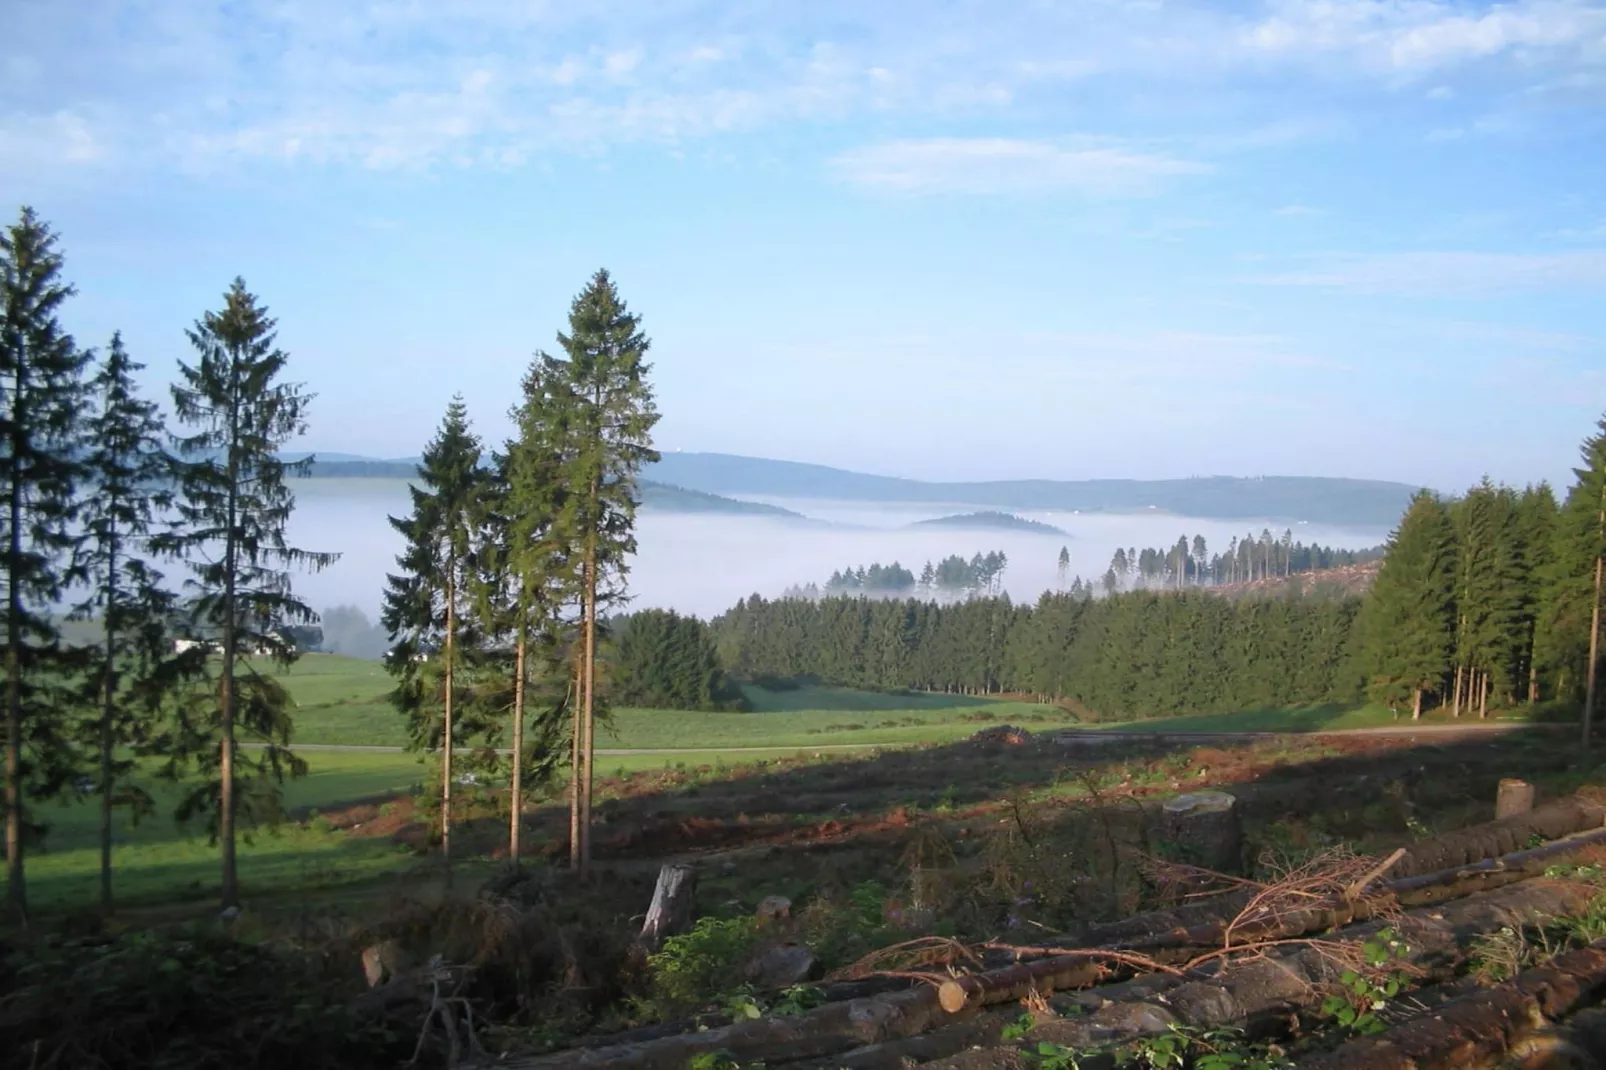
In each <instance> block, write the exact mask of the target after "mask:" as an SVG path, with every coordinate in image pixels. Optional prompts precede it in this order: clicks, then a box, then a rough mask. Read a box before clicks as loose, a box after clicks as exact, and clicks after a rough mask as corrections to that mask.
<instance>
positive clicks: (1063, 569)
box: [1059, 546, 1071, 591]
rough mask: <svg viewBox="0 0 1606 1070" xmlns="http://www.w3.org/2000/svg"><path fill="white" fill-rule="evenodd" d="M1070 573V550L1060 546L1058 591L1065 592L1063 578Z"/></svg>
mask: <svg viewBox="0 0 1606 1070" xmlns="http://www.w3.org/2000/svg"><path fill="white" fill-rule="evenodd" d="M1070 571H1071V548H1070V547H1069V546H1061V547H1060V558H1059V580H1060V590H1062V591H1063V590H1065V578H1066V577H1067V576H1068V575H1069V574H1070Z"/></svg>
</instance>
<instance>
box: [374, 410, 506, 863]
mask: <svg viewBox="0 0 1606 1070" xmlns="http://www.w3.org/2000/svg"><path fill="white" fill-rule="evenodd" d="M480 460H481V448H480V440H479V438H478V437H476V436H475V434H474V432H473V431H472V429H471V428H470V427H469V421H468V409H467V407H466V406H465V405H464V404H463V399H462V398H461V397H455V398H453V399H452V402H451V404H450V405H449V406H448V407H447V409H446V416H445V418H444V419H443V420H442V421H441V427H440V430H439V431H437V432H436V433H435V437H434V438H433V439H432V440H431V441H430V443H429V445H428V446H426V447H425V448H424V455H423V458H422V460H421V461H420V463H419V469H418V480H417V481H416V482H415V483H414V484H413V485H412V486H410V487H408V491H409V493H410V494H411V496H412V505H413V508H412V512H411V514H409V515H408V516H405V517H394V516H393V517H391V518H390V524H391V526H392V527H393V528H395V529H396V531H397V532H398V533H400V534H401V536H402V538H403V539H405V540H406V544H405V546H404V548H403V550H402V552H401V554H400V555H399V556H398V557H397V558H396V563H397V565H399V566H400V568H401V571H400V572H399V573H393V574H391V575H390V576H389V577H388V580H387V587H386V590H385V603H384V610H383V612H382V614H381V616H380V621H381V623H382V625H383V626H384V628H385V630H386V631H387V632H389V634H390V637H391V640H392V642H393V643H394V644H395V645H394V646H393V647H392V648H391V651H390V653H389V654H388V655H387V656H386V659H385V667H386V668H387V669H388V670H389V671H390V673H391V675H393V676H395V677H396V681H397V682H396V689H395V690H394V691H393V692H392V693H391V701H392V703H393V704H394V705H395V706H396V708H397V709H398V710H400V711H401V712H402V713H403V714H404V715H406V717H407V719H408V730H409V731H408V734H409V740H410V745H411V746H412V747H413V748H414V749H416V750H424V751H438V752H439V753H440V839H441V868H442V871H443V873H444V875H445V880H446V882H447V884H448V885H449V884H450V883H451V880H452V816H453V815H452V784H453V776H454V774H453V758H454V756H455V751H456V750H457V749H458V748H459V747H460V746H461V745H462V744H463V742H464V741H465V735H466V733H465V732H464V731H463V729H464V727H465V726H464V725H462V724H460V723H459V719H460V717H461V715H462V713H463V712H464V711H463V709H462V707H463V706H464V705H468V704H474V701H475V696H474V693H473V691H472V689H471V687H470V686H469V678H470V677H471V676H472V675H473V673H474V668H475V667H474V666H473V665H471V664H470V660H471V655H472V654H473V653H474V652H475V651H476V650H477V648H478V645H479V644H478V640H477V634H478V632H477V629H475V628H474V625H475V624H476V623H477V622H476V620H474V619H473V618H474V614H472V613H470V612H465V611H466V610H468V609H469V608H470V606H471V600H472V598H473V596H474V587H475V582H476V579H477V575H476V569H477V568H478V567H479V565H478V563H477V561H476V558H475V551H476V549H477V547H478V546H479V545H480V536H481V534H482V532H481V526H482V524H483V523H484V522H485V521H486V515H485V508H486V498H485V491H486V483H487V476H486V473H485V472H484V471H482V470H481V467H480ZM471 631H473V633H474V634H468V633H470V632H471Z"/></svg>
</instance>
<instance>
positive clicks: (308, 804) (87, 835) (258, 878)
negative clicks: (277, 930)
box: [28, 753, 420, 909]
mask: <svg viewBox="0 0 1606 1070" xmlns="http://www.w3.org/2000/svg"><path fill="white" fill-rule="evenodd" d="M307 757H308V763H309V765H310V766H311V771H310V773H309V774H308V775H307V776H306V777H303V778H301V779H299V780H293V781H290V782H289V783H287V784H286V785H285V802H286V805H287V806H289V807H292V808H317V807H327V806H332V805H334V804H337V803H340V802H344V801H348V800H352V799H358V798H370V797H374V796H379V795H392V794H398V793H403V792H406V791H408V790H409V789H410V788H411V787H412V786H413V785H414V784H416V783H417V782H418V781H419V780H420V767H419V765H418V762H417V760H416V759H415V758H414V757H413V756H411V755H406V754H384V753H379V754H369V753H317V754H309V755H308V756H307ZM145 787H146V789H147V790H149V791H151V793H152V794H153V795H154V796H155V797H156V806H157V812H156V814H155V816H152V817H150V818H147V819H145V820H144V821H141V822H139V823H138V824H131V823H130V822H129V821H128V819H127V818H126V817H125V816H124V815H123V814H122V813H118V814H117V815H116V817H115V820H116V822H117V825H116V828H115V832H114V844H115V846H114V848H113V851H112V864H113V866H114V867H115V874H116V877H115V879H116V893H117V897H118V900H119V901H120V902H122V903H126V904H129V905H139V904H148V903H156V902H161V901H164V900H167V899H171V898H180V897H181V898H201V897H204V896H206V895H208V894H210V893H211V891H212V890H213V889H215V888H216V887H217V871H218V851H217V848H216V847H215V846H213V845H212V844H210V843H208V842H207V836H206V831H205V829H204V828H193V829H185V828H180V827H179V826H178V825H177V824H176V823H175V822H174V821H173V819H172V818H171V816H169V815H170V814H171V813H172V810H173V804H174V802H175V801H176V799H177V797H178V794H179V789H178V788H177V787H176V786H174V785H172V784H169V783H166V782H164V781H160V780H157V779H155V778H150V779H147V780H146V781H145ZM39 816H40V817H41V818H42V819H44V820H45V821H46V822H47V823H48V824H49V826H50V832H49V835H48V837H47V839H46V842H45V849H44V850H43V851H36V852H35V853H33V854H31V855H30V856H29V859H28V880H29V886H30V894H31V896H32V897H33V899H34V901H35V902H37V903H40V904H48V905H49V907H50V908H51V909H73V908H75V907H80V906H88V905H90V904H92V903H93V902H95V901H96V898H97V896H98V895H99V885H98V884H97V879H98V878H97V876H96V875H97V874H98V872H99V869H100V850H99V846H98V837H99V829H100V812H99V810H98V808H97V806H96V804H95V803H94V802H93V801H92V800H91V801H86V802H83V803H74V804H65V805H55V806H48V807H46V808H45V809H43V810H42V811H41V813H40V815H39ZM251 838H252V842H251V843H249V844H247V843H241V844H240V846H239V852H240V855H239V857H240V879H241V882H242V884H243V885H244V886H245V887H247V888H249V889H250V890H251V892H252V894H254V895H262V894H268V895H272V894H280V893H285V892H290V891H292V890H296V891H304V890H308V889H313V888H319V887H326V886H332V885H338V884H342V883H346V882H350V881H360V880H364V879H367V878H370V877H374V876H378V875H380V874H382V873H385V872H387V871H390V870H394V869H396V868H398V867H401V866H404V865H406V864H407V863H408V860H409V856H408V854H407V853H406V851H405V850H404V849H402V848H400V847H398V846H396V845H394V844H392V843H391V842H390V841H389V840H384V839H374V840H360V839H353V838H351V837H348V836H346V835H344V834H342V833H339V832H334V831H331V830H328V829H324V828H321V827H318V826H317V825H316V823H314V824H312V825H300V824H295V823H285V824H282V825H280V826H278V827H277V828H274V829H267V830H261V831H258V832H256V833H255V834H254V835H253V836H252V837H251Z"/></svg>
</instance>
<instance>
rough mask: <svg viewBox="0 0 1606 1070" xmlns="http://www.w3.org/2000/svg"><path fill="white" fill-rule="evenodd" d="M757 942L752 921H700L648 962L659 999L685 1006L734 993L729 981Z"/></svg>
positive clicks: (670, 941) (668, 940) (750, 919)
mask: <svg viewBox="0 0 1606 1070" xmlns="http://www.w3.org/2000/svg"><path fill="white" fill-rule="evenodd" d="M757 939H758V924H757V922H756V921H755V920H754V919H752V918H748V917H741V918H699V919H698V920H697V924H696V925H694V926H693V927H692V930H691V931H690V932H688V933H682V934H681V935H679V936H671V937H670V938H669V939H667V940H665V941H664V946H663V950H661V951H659V952H658V953H657V954H656V955H653V956H652V957H651V958H649V959H648V960H647V968H648V972H649V973H650V974H651V976H652V984H653V991H654V993H655V995H656V997H657V999H658V1000H660V1001H662V1002H663V1003H665V1004H668V1005H669V1006H673V1007H686V1006H691V1005H695V1004H699V1003H706V1002H709V1001H711V1000H714V999H718V998H719V997H720V996H722V995H727V994H731V993H732V987H731V983H730V979H731V978H732V977H734V976H736V975H737V972H738V970H739V969H740V967H741V965H742V963H743V961H745V960H746V958H747V956H748V955H749V954H750V953H751V952H752V950H753V945H754V943H755V942H756V941H757Z"/></svg>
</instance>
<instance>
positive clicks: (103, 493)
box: [74, 335, 204, 914]
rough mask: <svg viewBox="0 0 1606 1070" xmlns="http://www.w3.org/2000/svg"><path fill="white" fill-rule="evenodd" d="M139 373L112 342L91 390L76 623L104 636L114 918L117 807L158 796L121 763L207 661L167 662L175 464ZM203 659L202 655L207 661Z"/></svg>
mask: <svg viewBox="0 0 1606 1070" xmlns="http://www.w3.org/2000/svg"><path fill="white" fill-rule="evenodd" d="M143 367H144V365H142V364H138V363H135V362H134V361H133V360H132V359H131V358H130V357H129V355H128V351H127V350H126V349H124V348H123V340H122V337H121V336H120V335H113V336H112V340H111V345H110V346H109V347H108V348H107V350H106V357H105V359H104V360H103V361H102V362H101V364H100V366H99V367H98V369H97V371H96V374H95V377H94V379H93V380H92V381H91V382H90V384H89V387H90V391H89V392H90V398H91V402H90V405H91V409H90V412H89V415H88V419H87V420H86V422H85V430H86V432H87V434H86V447H87V454H86V456H85V458H84V465H85V477H86V480H87V481H88V482H89V483H90V484H91V485H92V489H91V491H90V493H88V494H86V495H85V496H84V500H83V503H82V506H81V513H80V518H79V519H80V522H81V524H82V527H83V536H82V540H81V542H80V544H79V553H78V566H79V569H80V572H81V574H82V578H83V581H84V584H85V586H86V587H87V588H88V597H87V598H85V599H84V600H83V601H82V602H80V603H79V605H78V606H77V608H76V610H75V611H74V615H75V616H76V617H78V618H79V619H87V620H95V621H98V622H99V624H100V627H101V631H102V638H101V642H100V644H99V646H98V647H97V648H94V649H93V651H92V656H91V658H90V664H89V665H88V666H87V669H88V671H87V672H86V674H85V682H86V687H85V691H86V694H85V699H86V705H87V706H88V707H89V708H91V709H93V710H95V711H96V714H95V716H94V717H93V718H92V719H91V722H90V724H89V725H88V726H87V727H88V728H89V732H88V733H87V734H88V735H89V737H90V739H91V741H92V745H93V747H94V749H95V750H96V752H97V753H98V756H99V766H98V775H97V777H96V780H97V784H96V793H97V794H98V796H99V798H100V901H101V910H102V911H103V912H104V913H107V914H110V913H111V911H112V863H111V851H112V813H113V809H114V808H115V807H117V806H124V807H127V808H129V809H131V810H132V811H133V812H134V813H135V814H136V815H139V814H144V813H148V812H149V811H150V809H151V806H152V803H151V799H150V796H149V795H148V794H147V793H146V792H145V791H143V790H142V789H141V788H139V786H138V785H137V784H136V783H134V781H133V780H132V779H131V778H130V777H129V773H130V772H131V771H132V770H133V768H134V764H135V763H134V761H133V760H132V759H130V758H127V757H120V754H122V753H125V752H126V751H127V750H128V749H129V748H137V747H139V746H141V745H143V744H146V743H148V742H149V741H150V739H151V738H152V737H153V735H154V733H153V731H152V725H153V721H154V719H155V717H156V716H157V715H158V714H159V711H160V703H161V700H162V698H163V694H164V692H165V691H166V690H167V689H169V688H170V687H172V686H174V685H175V684H176V683H178V682H181V681H182V680H183V679H184V678H185V677H186V676H188V675H191V674H193V673H194V672H195V671H196V670H197V669H199V667H200V666H199V665H198V664H197V663H198V662H199V661H200V660H201V658H197V657H194V656H191V657H188V658H183V657H181V658H172V657H169V645H170V640H169V638H168V622H169V620H170V619H171V618H172V616H173V614H174V611H175V609H176V606H177V599H176V598H175V596H174V594H173V593H172V592H171V591H170V590H168V589H166V588H164V587H163V585H162V575H161V573H160V572H158V571H157V570H156V569H155V568H154V567H153V565H152V564H151V561H150V548H151V540H152V536H153V535H154V534H156V530H157V525H158V524H159V523H160V521H161V519H162V517H163V514H164V513H165V512H166V510H167V509H168V508H169V507H170V506H171V504H172V498H173V495H172V489H171V480H172V475H173V465H172V459H171V458H170V457H168V455H167V453H166V450H165V448H164V447H165V445H166V434H167V432H166V426H165V424H164V423H163V421H162V417H161V413H160V411H159V410H158V409H157V407H156V404H155V403H154V402H151V401H146V400H145V399H143V398H141V397H140V396H139V391H138V388H137V387H136V385H135V383H134V379H133V376H134V373H135V372H137V371H139V370H140V369H141V368H143ZM201 657H202V658H204V653H202V654H201Z"/></svg>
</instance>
